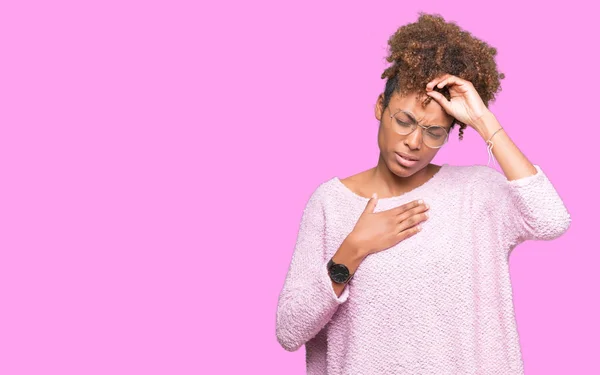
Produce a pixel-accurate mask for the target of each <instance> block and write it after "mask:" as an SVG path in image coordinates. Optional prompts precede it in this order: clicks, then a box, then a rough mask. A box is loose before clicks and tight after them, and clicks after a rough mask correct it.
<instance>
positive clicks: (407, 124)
mask: <svg viewBox="0 0 600 375" xmlns="http://www.w3.org/2000/svg"><path fill="white" fill-rule="evenodd" d="M396 122H397V123H398V125H400V126H404V127H410V126H411V125H410V124H409V123H407V122H404V121H400V120H398V119H396Z"/></svg>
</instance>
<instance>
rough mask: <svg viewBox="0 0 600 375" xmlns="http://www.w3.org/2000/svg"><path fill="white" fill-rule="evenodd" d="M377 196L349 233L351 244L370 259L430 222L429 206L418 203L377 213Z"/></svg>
mask: <svg viewBox="0 0 600 375" xmlns="http://www.w3.org/2000/svg"><path fill="white" fill-rule="evenodd" d="M377 199H378V198H377V196H376V195H374V196H373V197H372V198H371V199H369V202H367V207H365V210H364V212H363V213H362V214H361V216H360V217H359V219H358V221H357V223H356V225H355V226H354V229H353V230H352V232H351V233H350V234H349V236H348V237H349V239H350V240H351V242H352V243H353V244H354V245H355V246H356V247H357V248H358V249H361V251H363V252H366V253H364V254H362V255H363V256H367V255H369V254H373V253H377V252H379V251H382V250H385V249H388V248H390V247H392V246H394V245H396V244H397V243H399V242H400V241H403V240H405V239H406V238H408V237H411V236H413V235H415V234H416V233H418V232H419V231H420V229H421V228H420V225H419V224H420V223H421V222H423V221H425V220H427V218H428V215H427V212H426V211H428V210H429V207H428V206H427V205H426V204H425V203H422V204H419V201H418V200H415V201H412V202H409V203H406V204H403V205H401V206H398V207H394V208H392V209H390V210H386V211H381V212H376V213H374V212H373V211H374V210H375V206H376V205H377Z"/></svg>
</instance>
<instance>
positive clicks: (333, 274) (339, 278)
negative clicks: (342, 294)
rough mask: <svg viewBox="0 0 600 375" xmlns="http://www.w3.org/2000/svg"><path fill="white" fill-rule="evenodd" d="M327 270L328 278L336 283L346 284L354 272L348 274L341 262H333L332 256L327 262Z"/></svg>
mask: <svg viewBox="0 0 600 375" xmlns="http://www.w3.org/2000/svg"><path fill="white" fill-rule="evenodd" d="M327 271H328V273H329V278H331V280H333V282H335V283H338V284H347V283H348V282H349V281H350V279H352V276H354V273H353V274H350V270H348V267H346V266H345V265H343V264H341V263H335V262H334V261H333V257H332V258H331V259H329V262H327ZM355 273H356V272H355Z"/></svg>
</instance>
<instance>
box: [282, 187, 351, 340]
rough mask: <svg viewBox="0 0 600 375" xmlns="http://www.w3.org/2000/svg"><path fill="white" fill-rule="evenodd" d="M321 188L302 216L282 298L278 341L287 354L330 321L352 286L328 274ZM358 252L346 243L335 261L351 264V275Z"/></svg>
mask: <svg viewBox="0 0 600 375" xmlns="http://www.w3.org/2000/svg"><path fill="white" fill-rule="evenodd" d="M321 193H322V191H321V189H320V187H319V188H317V189H316V190H315V192H313V194H312V195H311V197H310V199H309V200H308V203H307V204H306V207H305V209H304V213H303V215H302V219H301V222H300V230H299V232H298V238H297V240H296V246H295V249H294V252H293V254H292V260H291V263H290V267H289V269H288V273H287V276H286V279H285V283H284V286H283V289H282V291H281V293H280V295H279V300H278V305H277V317H276V334H277V340H278V341H279V343H280V344H281V346H282V347H283V348H284V349H286V350H288V351H295V350H298V349H299V348H300V347H301V346H302V345H303V344H305V343H306V342H307V341H308V340H310V339H312V338H313V337H315V336H316V335H317V333H319V331H320V330H321V329H322V328H323V327H324V326H325V325H326V324H327V322H329V320H330V319H331V317H332V316H333V314H334V313H335V311H336V310H337V308H338V306H339V305H340V304H342V303H344V302H345V301H346V299H347V298H348V294H349V285H345V287H344V286H343V285H342V286H341V287H340V286H337V285H336V287H335V288H334V286H333V282H332V280H331V279H330V277H329V274H328V272H327V262H328V260H329V259H325V232H324V229H325V217H324V210H323V204H322V200H321ZM354 254H358V252H357V251H354V248H353V247H352V245H351V244H349V242H348V241H344V243H343V244H342V246H341V247H340V249H339V250H338V251H337V252H336V254H335V255H334V261H338V262H344V261H349V263H348V266H349V269H350V272H354V270H355V269H356V267H358V264H359V263H360V257H358V255H356V256H355V255H354Z"/></svg>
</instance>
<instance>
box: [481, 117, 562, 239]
mask: <svg viewBox="0 0 600 375" xmlns="http://www.w3.org/2000/svg"><path fill="white" fill-rule="evenodd" d="M476 129H477V131H478V132H479V134H480V135H481V136H482V137H483V139H484V140H488V139H489V137H490V136H491V135H492V134H494V132H496V130H498V129H500V124H499V122H498V121H497V119H496V118H495V116H494V115H493V114H492V113H491V112H489V113H488V114H487V115H486V116H484V117H483V118H482V120H481V122H480V123H479V124H478V126H477V127H476ZM492 142H493V147H492V152H493V154H494V156H495V157H496V159H497V160H498V163H499V164H500V166H501V167H502V170H503V172H504V176H502V174H501V173H500V172H498V171H496V170H495V169H493V168H487V169H488V170H489V171H491V174H492V175H491V176H490V178H491V180H492V182H493V183H494V185H493V186H492V187H491V189H492V191H493V192H494V196H493V197H492V198H493V199H494V200H495V202H497V204H495V205H493V206H491V207H490V210H493V211H494V212H492V213H491V214H492V215H496V217H497V219H499V221H500V222H501V224H502V225H503V228H504V229H506V230H507V232H506V236H507V238H508V242H509V245H510V246H511V247H514V246H515V245H517V244H519V243H521V242H523V241H525V240H552V239H554V238H557V237H559V236H561V235H562V234H563V233H565V232H566V231H567V229H568V228H569V226H570V224H571V216H570V214H569V212H568V211H567V208H566V207H565V205H564V202H563V201H562V199H561V198H560V196H559V195H558V192H557V191H556V189H555V188H554V186H553V185H552V183H551V182H550V180H549V179H548V177H547V176H546V175H545V173H544V172H543V171H542V169H541V168H540V167H539V165H534V164H532V163H531V162H530V161H529V160H528V159H527V158H526V157H525V155H524V154H523V153H522V152H521V151H520V150H519V148H518V147H517V146H516V145H515V144H514V142H513V141H512V140H511V139H510V137H509V136H508V134H507V133H506V131H505V130H504V129H503V130H501V131H499V132H497V133H496V134H495V135H494V137H493V138H492Z"/></svg>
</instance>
